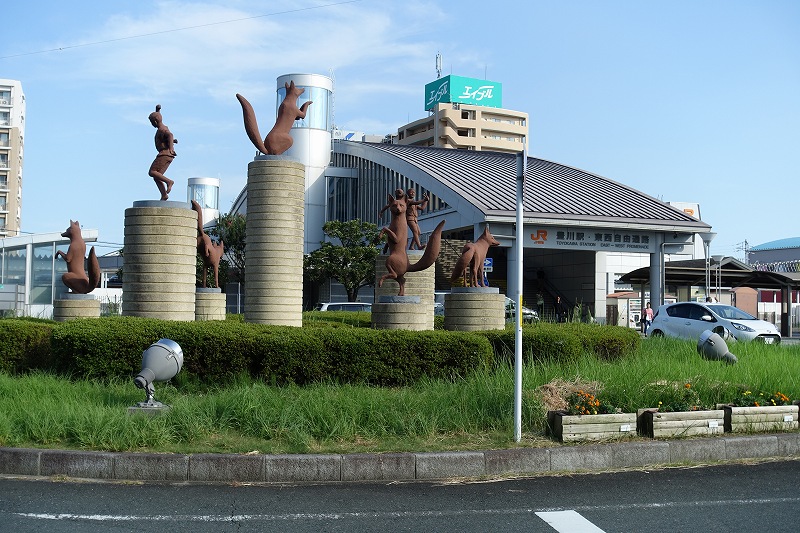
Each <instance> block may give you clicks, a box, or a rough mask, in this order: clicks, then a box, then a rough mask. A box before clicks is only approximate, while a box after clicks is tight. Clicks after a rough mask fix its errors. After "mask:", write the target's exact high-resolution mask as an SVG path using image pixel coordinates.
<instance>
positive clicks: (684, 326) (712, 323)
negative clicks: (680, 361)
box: [647, 302, 781, 344]
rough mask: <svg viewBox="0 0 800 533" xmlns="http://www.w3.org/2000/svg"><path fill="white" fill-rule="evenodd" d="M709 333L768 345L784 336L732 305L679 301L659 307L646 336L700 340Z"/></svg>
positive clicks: (773, 326) (777, 341)
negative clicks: (707, 331) (705, 333)
mask: <svg viewBox="0 0 800 533" xmlns="http://www.w3.org/2000/svg"><path fill="white" fill-rule="evenodd" d="M706 330H711V331H713V332H714V333H717V334H718V335H720V336H721V337H722V338H725V339H730V340H740V341H745V340H746V341H753V340H758V341H761V342H764V343H766V344H778V343H780V342H781V335H780V333H778V328H776V327H775V325H774V324H771V323H769V322H766V321H764V320H759V319H757V318H756V317H754V316H752V315H749V314H748V313H745V312H744V311H742V310H741V309H738V308H736V307H733V306H731V305H725V304H715V303H697V302H679V303H674V304H668V305H662V306H661V307H659V308H658V310H657V311H656V314H655V316H654V317H653V323H652V324H651V325H650V327H649V328H648V329H647V336H648V337H658V336H663V335H668V336H670V337H684V338H687V339H699V338H700V335H702V333H703V332H704V331H706Z"/></svg>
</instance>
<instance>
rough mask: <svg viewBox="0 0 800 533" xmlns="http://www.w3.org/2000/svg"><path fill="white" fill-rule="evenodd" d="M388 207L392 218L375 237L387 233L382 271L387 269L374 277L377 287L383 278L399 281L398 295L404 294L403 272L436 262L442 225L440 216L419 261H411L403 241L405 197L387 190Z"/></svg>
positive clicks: (425, 266)
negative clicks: (399, 197)
mask: <svg viewBox="0 0 800 533" xmlns="http://www.w3.org/2000/svg"><path fill="white" fill-rule="evenodd" d="M386 205H387V206H388V207H389V212H390V213H391V214H392V220H391V221H390V222H389V226H388V227H385V228H383V229H382V230H381V232H380V235H379V238H382V237H383V236H384V235H386V236H387V244H388V246H389V256H388V257H387V258H386V271H387V273H386V274H384V275H383V276H381V278H380V280H378V287H382V286H383V282H384V281H385V280H387V279H393V280H395V281H397V283H398V285H400V292H399V293H398V294H397V295H398V296H404V295H405V290H406V278H405V275H406V274H407V273H409V272H421V271H422V270H425V269H426V268H428V267H430V266H431V265H433V263H435V262H436V258H437V257H439V250H440V248H441V246H442V227H443V226H444V222H445V221H444V220H442V221H441V222H439V225H438V226H436V229H435V230H433V233H432V234H431V236H430V238H429V239H428V244H427V246H425V253H424V254H422V257H421V258H420V260H419V261H417V262H416V263H414V264H411V262H409V260H408V254H407V253H406V242H408V223H406V201H405V198H401V199H397V198H395V197H394V196H392V195H391V194H390V195H389V198H388V202H387V204H386Z"/></svg>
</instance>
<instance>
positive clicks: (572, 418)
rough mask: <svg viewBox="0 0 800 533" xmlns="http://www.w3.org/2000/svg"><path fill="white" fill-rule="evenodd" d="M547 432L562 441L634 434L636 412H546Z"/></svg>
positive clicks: (599, 438)
mask: <svg viewBox="0 0 800 533" xmlns="http://www.w3.org/2000/svg"><path fill="white" fill-rule="evenodd" d="M547 428H548V433H549V434H550V435H552V436H554V437H555V438H557V439H558V440H560V441H562V442H583V441H599V440H609V439H619V438H623V437H631V436H634V435H636V413H610V414H597V415H570V414H568V413H567V411H548V412H547Z"/></svg>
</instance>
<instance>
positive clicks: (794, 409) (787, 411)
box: [723, 405, 798, 433]
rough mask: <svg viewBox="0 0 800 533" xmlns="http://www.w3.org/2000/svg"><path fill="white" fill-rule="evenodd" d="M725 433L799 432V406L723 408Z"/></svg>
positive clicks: (726, 406)
mask: <svg viewBox="0 0 800 533" xmlns="http://www.w3.org/2000/svg"><path fill="white" fill-rule="evenodd" d="M723 409H724V410H725V431H731V432H739V433H741V432H756V431H792V430H797V428H798V423H797V418H798V406H797V405H770V406H766V407H734V406H732V405H725V406H723Z"/></svg>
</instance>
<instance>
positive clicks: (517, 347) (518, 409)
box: [514, 145, 528, 442]
mask: <svg viewBox="0 0 800 533" xmlns="http://www.w3.org/2000/svg"><path fill="white" fill-rule="evenodd" d="M527 159H528V156H527V153H526V149H525V146H524V145H523V147H522V152H519V153H518V154H517V234H516V244H515V245H516V250H517V294H516V301H517V309H516V316H515V317H514V319H515V320H514V321H515V323H516V329H515V330H514V441H515V442H519V441H520V440H522V251H523V248H524V246H523V245H524V242H523V237H522V234H523V231H522V209H523V207H522V191H523V185H524V184H525V169H526V168H527V166H528V161H527Z"/></svg>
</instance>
